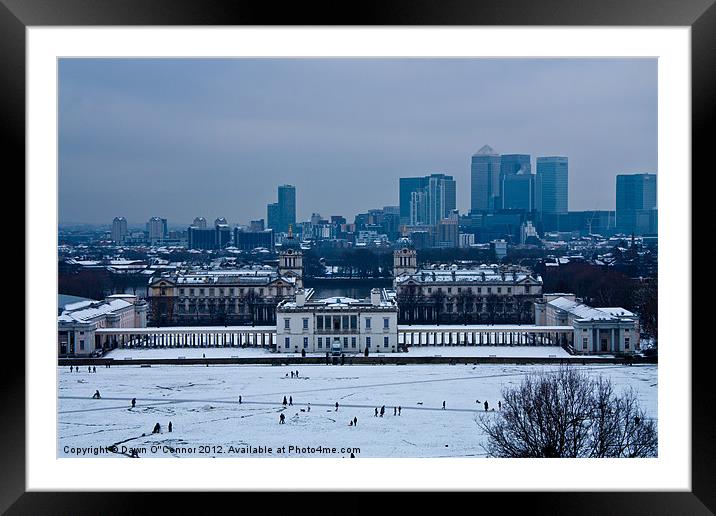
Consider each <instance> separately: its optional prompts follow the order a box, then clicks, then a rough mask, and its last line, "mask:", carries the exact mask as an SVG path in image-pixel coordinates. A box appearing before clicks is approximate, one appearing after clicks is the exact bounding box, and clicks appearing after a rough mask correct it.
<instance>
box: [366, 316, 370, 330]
mask: <svg viewBox="0 0 716 516" xmlns="http://www.w3.org/2000/svg"><path fill="white" fill-rule="evenodd" d="M365 329H366V330H370V317H366V318H365Z"/></svg>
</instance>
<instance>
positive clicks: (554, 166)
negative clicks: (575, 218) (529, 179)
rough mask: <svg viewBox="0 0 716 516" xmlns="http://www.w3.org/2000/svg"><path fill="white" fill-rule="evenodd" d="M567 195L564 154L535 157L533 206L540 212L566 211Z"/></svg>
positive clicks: (567, 181) (567, 178) (567, 179)
mask: <svg viewBox="0 0 716 516" xmlns="http://www.w3.org/2000/svg"><path fill="white" fill-rule="evenodd" d="M568 195H569V170H568V161H567V158H566V157H564V156H545V157H541V158H537V176H536V178H535V205H536V206H535V208H536V209H537V211H540V212H542V213H567V211H568Z"/></svg>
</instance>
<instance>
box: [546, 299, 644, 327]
mask: <svg viewBox="0 0 716 516" xmlns="http://www.w3.org/2000/svg"><path fill="white" fill-rule="evenodd" d="M547 304H549V305H551V306H553V307H555V308H559V309H560V310H564V311H565V312H569V313H570V314H572V315H573V316H575V317H576V318H577V319H583V320H597V321H607V320H610V319H615V318H619V317H634V314H633V313H632V312H630V311H628V310H625V309H624V308H618V307H617V308H592V307H591V306H588V305H585V304H583V303H579V302H577V301H572V300H571V299H567V298H565V297H558V298H556V299H553V300H551V301H549V302H548V303H547Z"/></svg>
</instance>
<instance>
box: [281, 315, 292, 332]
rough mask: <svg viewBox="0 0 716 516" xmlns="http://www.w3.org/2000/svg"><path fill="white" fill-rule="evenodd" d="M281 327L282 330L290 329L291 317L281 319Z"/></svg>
mask: <svg viewBox="0 0 716 516" xmlns="http://www.w3.org/2000/svg"><path fill="white" fill-rule="evenodd" d="M283 329H284V330H290V329H291V319H289V318H288V317H287V318H285V319H284V320H283Z"/></svg>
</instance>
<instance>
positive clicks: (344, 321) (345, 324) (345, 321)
mask: <svg viewBox="0 0 716 516" xmlns="http://www.w3.org/2000/svg"><path fill="white" fill-rule="evenodd" d="M341 319H342V321H341V322H342V324H341V328H342V329H344V330H347V329H348V316H347V315H344V316H343V317H342V318H341Z"/></svg>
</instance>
